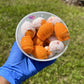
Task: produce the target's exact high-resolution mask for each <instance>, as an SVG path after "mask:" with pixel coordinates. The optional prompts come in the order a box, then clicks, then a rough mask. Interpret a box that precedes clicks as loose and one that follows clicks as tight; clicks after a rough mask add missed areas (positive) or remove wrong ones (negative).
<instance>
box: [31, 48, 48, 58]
mask: <svg viewBox="0 0 84 84" xmlns="http://www.w3.org/2000/svg"><path fill="white" fill-rule="evenodd" d="M32 55H33V56H34V57H36V58H38V59H47V58H48V57H47V55H48V52H47V50H46V49H45V48H44V47H43V46H34V50H33V52H32Z"/></svg>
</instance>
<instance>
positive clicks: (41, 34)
mask: <svg viewBox="0 0 84 84" xmlns="http://www.w3.org/2000/svg"><path fill="white" fill-rule="evenodd" d="M52 33H53V24H52V23H45V24H43V25H42V26H41V27H40V28H39V30H38V32H37V36H38V38H39V39H40V40H42V41H45V40H46V39H47V38H49V37H50V36H51V35H52Z"/></svg>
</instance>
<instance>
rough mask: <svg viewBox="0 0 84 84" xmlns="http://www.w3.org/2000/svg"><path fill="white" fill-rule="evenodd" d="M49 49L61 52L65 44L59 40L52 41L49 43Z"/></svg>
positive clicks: (53, 51)
mask: <svg viewBox="0 0 84 84" xmlns="http://www.w3.org/2000/svg"><path fill="white" fill-rule="evenodd" d="M49 49H50V51H51V52H52V53H53V55H54V54H55V53H60V52H62V51H63V50H64V44H63V43H62V42H61V41H59V40H54V41H51V42H50V44H49Z"/></svg>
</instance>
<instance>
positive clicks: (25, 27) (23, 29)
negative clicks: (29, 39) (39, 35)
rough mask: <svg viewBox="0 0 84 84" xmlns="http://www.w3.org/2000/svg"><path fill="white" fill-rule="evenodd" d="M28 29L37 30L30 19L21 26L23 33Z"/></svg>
mask: <svg viewBox="0 0 84 84" xmlns="http://www.w3.org/2000/svg"><path fill="white" fill-rule="evenodd" d="M27 30H32V31H34V32H35V28H34V27H33V24H32V23H31V22H29V21H25V22H24V23H23V24H22V26H21V33H22V34H23V35H25V33H26V31H27Z"/></svg>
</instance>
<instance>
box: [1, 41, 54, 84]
mask: <svg viewBox="0 0 84 84" xmlns="http://www.w3.org/2000/svg"><path fill="white" fill-rule="evenodd" d="M54 61H55V60H53V61H48V62H39V61H35V60H32V59H29V58H28V57H27V56H25V55H24V54H23V53H22V52H21V51H20V49H19V48H18V46H17V43H16V41H15V43H14V45H13V47H12V49H11V52H10V55H9V57H8V60H7V61H6V63H5V64H4V65H3V66H2V67H0V76H2V77H4V78H5V79H6V80H8V81H9V82H10V83H11V84H21V83H22V82H23V81H25V80H26V79H28V78H29V77H31V76H33V75H35V74H36V73H37V72H39V71H40V70H42V69H43V68H45V67H46V66H48V65H50V64H52V63H53V62H54Z"/></svg>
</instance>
